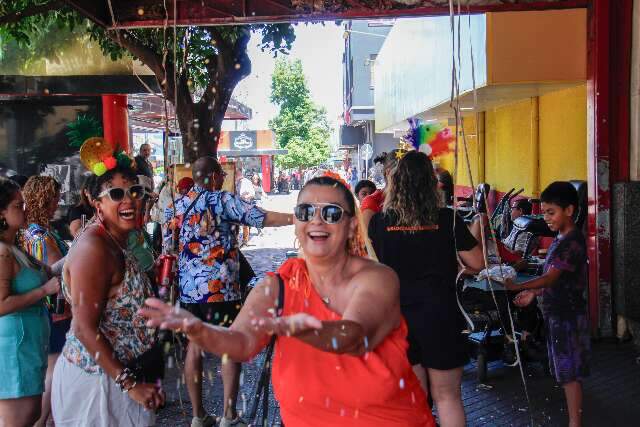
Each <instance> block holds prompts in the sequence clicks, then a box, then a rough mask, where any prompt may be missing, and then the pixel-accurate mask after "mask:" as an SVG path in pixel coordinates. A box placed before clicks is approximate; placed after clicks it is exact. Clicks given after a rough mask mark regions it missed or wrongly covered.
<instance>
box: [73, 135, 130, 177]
mask: <svg viewBox="0 0 640 427" xmlns="http://www.w3.org/2000/svg"><path fill="white" fill-rule="evenodd" d="M80 160H81V161H82V164H83V165H84V167H86V168H87V169H88V170H90V171H91V172H93V173H94V174H95V175H96V176H101V175H104V174H105V173H106V172H107V171H109V170H111V169H114V168H116V167H117V166H120V167H126V168H128V167H130V166H131V162H132V161H131V157H129V156H128V155H127V153H125V152H124V151H122V150H117V151H114V149H113V147H112V146H111V144H109V142H107V141H105V140H104V139H103V138H99V137H93V138H88V139H87V140H86V141H85V142H84V143H83V144H82V147H80Z"/></svg>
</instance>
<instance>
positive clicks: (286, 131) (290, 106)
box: [269, 60, 331, 169]
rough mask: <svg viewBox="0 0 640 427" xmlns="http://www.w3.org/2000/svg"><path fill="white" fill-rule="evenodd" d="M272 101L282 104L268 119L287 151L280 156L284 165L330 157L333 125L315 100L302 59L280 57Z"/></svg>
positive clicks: (309, 163)
mask: <svg viewBox="0 0 640 427" xmlns="http://www.w3.org/2000/svg"><path fill="white" fill-rule="evenodd" d="M270 99H271V102H273V103H275V104H276V105H278V106H279V107H280V112H279V113H278V115H277V116H276V117H275V118H274V119H273V120H271V121H270V122H269V127H270V128H271V129H273V130H274V132H275V134H276V141H277V144H278V146H279V147H280V148H286V149H287V150H288V151H289V152H288V154H285V155H281V156H277V157H276V163H277V164H278V166H280V167H282V168H285V169H292V168H306V167H310V166H316V165H319V164H321V163H323V162H325V161H326V160H327V159H328V158H329V154H330V151H331V150H330V148H329V144H328V142H329V138H330V136H331V128H330V126H329V123H328V120H327V112H326V110H325V109H324V108H320V107H318V106H317V105H315V104H314V103H313V100H312V99H311V95H310V92H309V88H308V86H307V82H306V79H305V76H304V71H303V69H302V62H301V61H300V60H296V61H293V62H291V61H287V60H278V61H276V66H275V69H274V72H273V75H272V76H271V98H270Z"/></svg>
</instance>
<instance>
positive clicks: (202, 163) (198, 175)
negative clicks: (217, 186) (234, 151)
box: [191, 156, 222, 188]
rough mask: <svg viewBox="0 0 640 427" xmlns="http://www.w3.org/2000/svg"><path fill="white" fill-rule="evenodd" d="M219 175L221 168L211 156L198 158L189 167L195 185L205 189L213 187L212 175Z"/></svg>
mask: <svg viewBox="0 0 640 427" xmlns="http://www.w3.org/2000/svg"><path fill="white" fill-rule="evenodd" d="M221 173H222V166H220V163H218V161H217V160H216V159H214V158H213V157H211V156H205V157H200V158H199V159H198V160H196V161H195V162H193V165H192V166H191V174H192V175H193V180H194V181H195V182H196V184H198V185H199V186H201V187H205V188H206V187H212V186H213V174H218V175H220V174H221Z"/></svg>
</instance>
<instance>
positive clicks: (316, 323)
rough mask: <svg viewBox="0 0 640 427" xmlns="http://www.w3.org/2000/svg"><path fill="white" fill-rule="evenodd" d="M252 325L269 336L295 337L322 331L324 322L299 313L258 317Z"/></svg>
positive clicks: (253, 320) (252, 321)
mask: <svg viewBox="0 0 640 427" xmlns="http://www.w3.org/2000/svg"><path fill="white" fill-rule="evenodd" d="M251 325H252V326H253V327H254V328H255V329H256V330H259V331H262V332H266V333H267V334H269V335H284V336H288V337H294V336H297V335H300V334H301V333H303V332H307V331H311V330H319V329H322V322H321V321H320V320H318V319H316V318H315V317H313V316H311V315H310V314H307V313H297V314H293V315H291V316H282V317H256V318H254V319H252V320H251Z"/></svg>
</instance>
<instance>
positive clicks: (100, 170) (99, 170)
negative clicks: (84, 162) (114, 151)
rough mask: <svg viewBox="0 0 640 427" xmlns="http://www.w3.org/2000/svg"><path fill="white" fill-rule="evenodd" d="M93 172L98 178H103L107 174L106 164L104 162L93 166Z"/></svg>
mask: <svg viewBox="0 0 640 427" xmlns="http://www.w3.org/2000/svg"><path fill="white" fill-rule="evenodd" d="M92 171H93V173H95V174H96V176H101V175H104V174H105V173H106V172H107V166H106V165H105V164H104V162H98V163H96V164H95V165H93V169H92Z"/></svg>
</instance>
